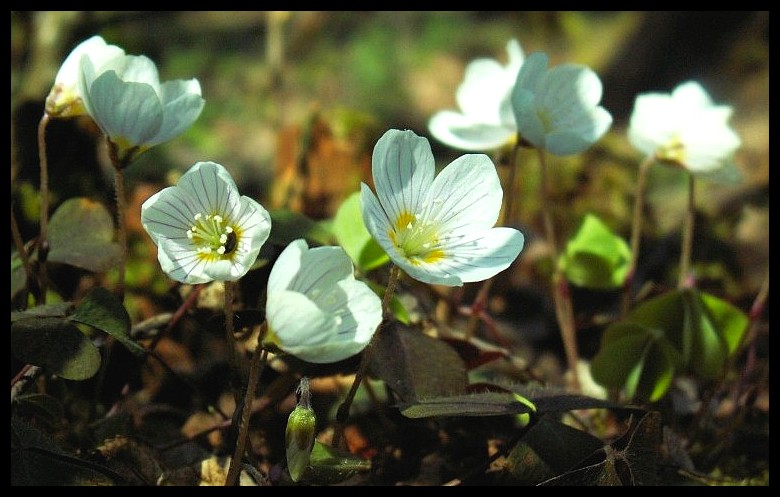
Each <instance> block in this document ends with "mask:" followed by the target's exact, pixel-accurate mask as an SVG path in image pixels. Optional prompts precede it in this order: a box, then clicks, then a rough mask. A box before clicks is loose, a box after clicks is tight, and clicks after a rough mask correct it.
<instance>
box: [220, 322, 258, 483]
mask: <svg viewBox="0 0 780 497" xmlns="http://www.w3.org/2000/svg"><path fill="white" fill-rule="evenodd" d="M264 329H265V325H263V329H261V330H260V337H259V338H258V340H257V348H256V349H255V353H254V355H253V356H252V363H251V365H250V366H249V380H248V381H249V382H248V383H247V386H246V393H245V394H244V404H243V407H242V408H241V420H240V422H239V425H238V438H237V439H236V449H235V451H234V452H233V458H232V459H230V467H229V468H228V474H227V478H225V486H226V487H232V486H235V485H236V484H237V483H238V479H239V475H240V474H241V459H242V458H243V457H244V451H246V445H247V439H248V434H249V418H250V417H251V413H252V402H253V401H254V400H255V393H256V392H257V386H258V384H259V383H260V373H262V371H263V368H264V367H265V364H266V362H267V361H268V352H267V351H266V350H265V349H263V346H262V343H263V340H262V336H263V333H264Z"/></svg>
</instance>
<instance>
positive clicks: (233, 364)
mask: <svg viewBox="0 0 780 497" xmlns="http://www.w3.org/2000/svg"><path fill="white" fill-rule="evenodd" d="M224 288H225V347H226V349H227V362H228V367H229V368H230V377H231V378H233V375H234V374H236V372H237V371H238V369H237V364H238V361H237V360H236V339H235V336H234V333H233V331H234V330H233V328H234V326H233V299H234V296H233V293H234V292H233V290H234V289H233V282H232V281H225V282H224ZM230 383H231V386H232V384H233V381H232V380H231V382H230ZM233 393H234V396H235V398H236V405H238V400H239V393H238V391H237V390H236V389H233Z"/></svg>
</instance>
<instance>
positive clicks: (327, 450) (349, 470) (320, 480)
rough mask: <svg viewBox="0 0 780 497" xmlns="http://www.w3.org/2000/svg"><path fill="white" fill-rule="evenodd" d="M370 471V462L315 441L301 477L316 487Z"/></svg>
mask: <svg viewBox="0 0 780 497" xmlns="http://www.w3.org/2000/svg"><path fill="white" fill-rule="evenodd" d="M370 469H371V460H369V459H364V458H362V457H360V456H356V455H354V454H351V453H349V452H344V451H340V450H337V449H334V448H333V447H330V446H328V445H325V444H322V443H320V442H318V441H316V440H315V441H314V448H313V449H312V451H311V458H310V459H309V467H308V468H307V469H306V472H305V473H304V475H303V477H304V479H305V480H307V481H310V482H312V483H315V484H318V485H330V484H333V483H338V482H340V481H344V480H346V479H347V478H349V477H350V476H353V475H355V474H357V473H359V472H362V471H368V470H370Z"/></svg>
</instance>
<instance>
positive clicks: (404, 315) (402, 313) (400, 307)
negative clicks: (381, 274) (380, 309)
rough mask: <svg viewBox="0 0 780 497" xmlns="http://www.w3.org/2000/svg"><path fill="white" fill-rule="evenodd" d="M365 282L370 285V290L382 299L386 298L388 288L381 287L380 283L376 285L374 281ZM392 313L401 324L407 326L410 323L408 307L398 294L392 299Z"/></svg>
mask: <svg viewBox="0 0 780 497" xmlns="http://www.w3.org/2000/svg"><path fill="white" fill-rule="evenodd" d="M364 282H365V283H366V284H368V286H369V288H371V290H373V291H374V293H375V294H377V295H378V296H379V298H380V299H381V298H383V297H384V296H385V290H387V288H385V287H384V286H383V285H380V284H379V283H376V282H374V281H372V280H364ZM390 312H391V313H392V314H393V316H394V317H395V318H396V319H397V320H398V321H400V322H401V323H403V324H406V325H408V324H409V323H410V320H409V313H408V312H406V307H404V304H403V302H401V299H399V298H398V294H393V297H392V298H391V299H390Z"/></svg>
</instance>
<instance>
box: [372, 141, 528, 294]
mask: <svg viewBox="0 0 780 497" xmlns="http://www.w3.org/2000/svg"><path fill="white" fill-rule="evenodd" d="M372 170H373V177H374V185H375V187H376V193H377V195H378V197H379V198H378V199H377V197H376V196H375V195H374V193H373V192H372V191H371V189H370V188H369V187H368V186H367V185H366V184H365V183H363V184H362V185H361V197H360V202H361V208H362V212H363V221H364V223H365V224H366V227H367V228H368V231H369V232H370V233H371V235H372V236H373V237H374V238H375V239H376V241H377V242H378V243H379V244H380V245H381V246H382V248H383V249H384V250H385V251H386V252H387V254H388V255H389V256H390V259H391V260H392V261H393V262H394V263H395V264H396V265H398V266H399V267H400V268H401V269H403V270H404V271H405V272H406V273H407V274H408V275H409V276H411V277H412V278H414V279H416V280H419V281H422V282H425V283H432V284H439V285H446V286H460V285H462V284H463V283H465V282H471V281H481V280H485V279H488V278H490V277H492V276H494V275H495V274H497V273H499V272H500V271H503V270H504V269H506V268H507V267H509V265H510V264H511V263H512V261H514V260H515V259H516V258H517V256H518V255H519V254H520V251H521V250H522V249H523V242H524V238H523V234H522V233H520V232H519V231H517V230H515V229H512V228H503V227H501V228H494V227H493V226H494V225H495V223H496V220H497V219H498V214H499V211H500V209H501V200H502V197H503V192H502V190H501V184H500V183H499V180H498V174H497V173H496V168H495V166H494V165H493V162H492V161H491V160H490V159H489V158H488V157H487V156H486V155H484V154H466V155H463V156H461V157H459V158H457V159H455V160H454V161H452V163H451V164H450V165H448V166H447V167H445V168H444V169H443V170H442V171H441V173H440V174H439V175H438V176H436V178H435V179H434V173H435V163H434V158H433V153H432V152H431V146H430V144H429V143H428V140H426V139H425V138H422V137H420V136H417V135H416V134H414V132H412V131H408V130H407V131H399V130H395V129H391V130H389V131H387V132H386V133H385V134H384V135H383V136H382V138H380V139H379V141H378V142H377V144H376V147H374V154H373V158H372Z"/></svg>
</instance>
